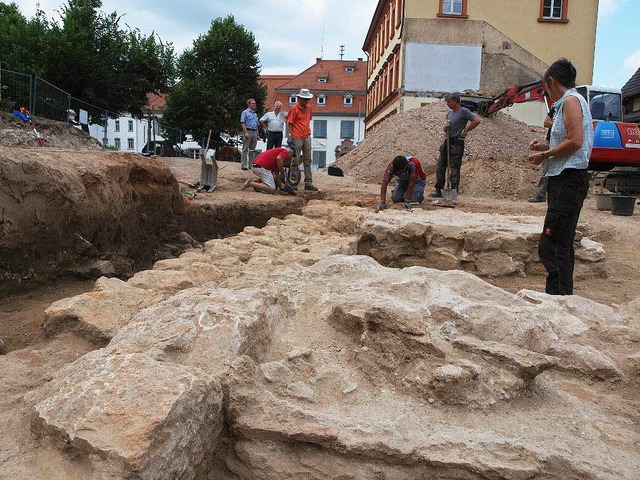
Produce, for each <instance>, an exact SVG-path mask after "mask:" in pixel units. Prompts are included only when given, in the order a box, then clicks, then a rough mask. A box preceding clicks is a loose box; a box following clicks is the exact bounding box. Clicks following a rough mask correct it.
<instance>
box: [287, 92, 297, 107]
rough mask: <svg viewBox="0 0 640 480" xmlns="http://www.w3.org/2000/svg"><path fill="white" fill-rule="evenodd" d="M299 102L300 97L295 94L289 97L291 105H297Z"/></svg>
mask: <svg viewBox="0 0 640 480" xmlns="http://www.w3.org/2000/svg"><path fill="white" fill-rule="evenodd" d="M297 102H298V97H297V96H296V94H295V93H292V94H291V95H289V105H295V104H296V103H297Z"/></svg>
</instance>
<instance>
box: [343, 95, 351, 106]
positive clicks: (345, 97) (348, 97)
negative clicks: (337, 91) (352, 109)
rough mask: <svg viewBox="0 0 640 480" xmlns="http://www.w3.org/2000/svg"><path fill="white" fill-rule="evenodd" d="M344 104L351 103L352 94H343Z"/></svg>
mask: <svg viewBox="0 0 640 480" xmlns="http://www.w3.org/2000/svg"><path fill="white" fill-rule="evenodd" d="M344 104H345V105H353V95H351V94H350V93H347V94H346V95H345V96H344Z"/></svg>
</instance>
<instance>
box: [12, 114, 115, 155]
mask: <svg viewBox="0 0 640 480" xmlns="http://www.w3.org/2000/svg"><path fill="white" fill-rule="evenodd" d="M32 121H33V124H34V126H35V128H36V130H37V131H38V133H39V134H40V135H41V136H42V137H43V138H44V142H45V146H47V147H58V148H75V149H78V150H102V145H101V144H100V142H98V141H97V140H96V139H95V138H93V137H91V135H89V134H88V133H87V132H85V131H83V130H80V129H78V128H76V127H74V126H73V125H71V124H69V123H66V122H58V121H56V120H49V119H48V118H42V117H33V119H32ZM0 145H2V146H16V145H19V146H23V147H39V146H40V143H39V142H38V138H37V137H36V134H35V132H34V131H33V129H32V127H31V126H30V125H29V122H27V121H25V120H22V119H21V118H18V117H16V116H14V115H11V114H10V113H1V114H0Z"/></svg>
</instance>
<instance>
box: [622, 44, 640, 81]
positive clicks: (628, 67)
mask: <svg viewBox="0 0 640 480" xmlns="http://www.w3.org/2000/svg"><path fill="white" fill-rule="evenodd" d="M638 68H640V50H636V51H635V52H634V53H632V54H631V55H629V56H628V57H627V58H625V59H624V67H623V69H624V72H625V73H630V74H632V75H633V74H634V73H635V72H636V71H637V70H638Z"/></svg>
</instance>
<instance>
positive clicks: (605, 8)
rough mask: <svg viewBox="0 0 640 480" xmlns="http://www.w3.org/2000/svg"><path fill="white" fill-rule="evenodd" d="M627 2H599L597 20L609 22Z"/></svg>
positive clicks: (614, 0)
mask: <svg viewBox="0 0 640 480" xmlns="http://www.w3.org/2000/svg"><path fill="white" fill-rule="evenodd" d="M634 1H637V0H634ZM628 2H629V0H600V3H599V7H598V20H610V19H611V18H613V17H614V16H615V14H616V13H617V12H618V10H620V9H623V8H624V5H625V4H626V3H628Z"/></svg>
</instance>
